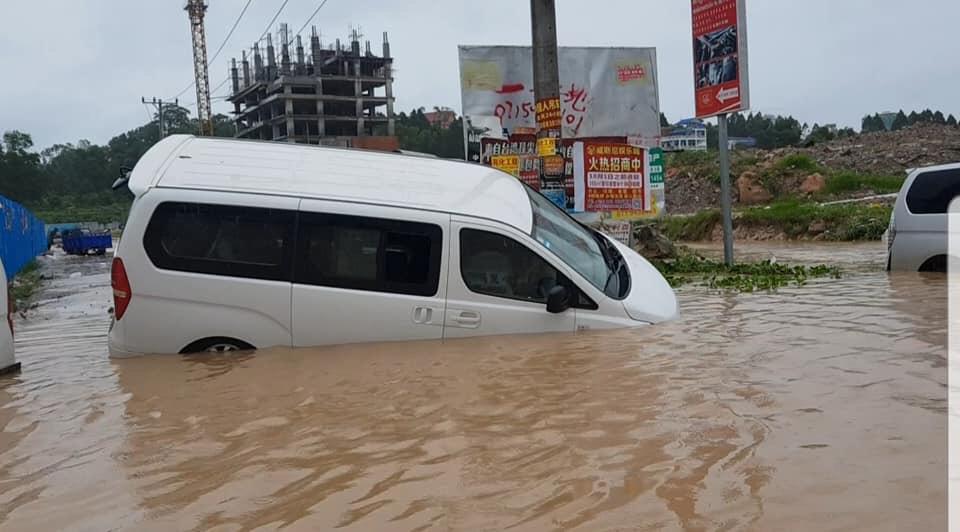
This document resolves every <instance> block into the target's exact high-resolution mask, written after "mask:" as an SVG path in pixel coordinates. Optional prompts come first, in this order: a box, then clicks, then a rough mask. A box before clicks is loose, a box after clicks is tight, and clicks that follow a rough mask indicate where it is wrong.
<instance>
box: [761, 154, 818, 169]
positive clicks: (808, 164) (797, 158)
mask: <svg viewBox="0 0 960 532" xmlns="http://www.w3.org/2000/svg"><path fill="white" fill-rule="evenodd" d="M773 168H774V169H776V170H780V171H781V172H796V171H799V172H806V173H808V174H810V173H813V172H819V171H820V170H821V168H820V165H819V164H817V161H815V160H814V159H813V157H810V156H809V155H806V154H804V153H791V154H790V155H787V156H786V157H784V158H783V159H780V160H779V161H777V163H776V164H775V165H773Z"/></svg>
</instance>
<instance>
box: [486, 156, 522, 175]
mask: <svg viewBox="0 0 960 532" xmlns="http://www.w3.org/2000/svg"><path fill="white" fill-rule="evenodd" d="M490 166H492V167H494V168H496V169H497V170H503V171H504V172H506V173H508V174H512V175H515V176H518V177H519V176H520V156H519V155H494V156H493V157H491V158H490Z"/></svg>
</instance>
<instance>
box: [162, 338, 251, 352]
mask: <svg viewBox="0 0 960 532" xmlns="http://www.w3.org/2000/svg"><path fill="white" fill-rule="evenodd" d="M254 349H256V348H255V347H253V346H252V345H250V344H248V343H247V342H244V341H243V340H237V339H236V338H224V337H215V338H204V339H202V340H197V341H196V342H193V343H192V344H190V345H188V346H187V347H184V348H183V349H181V350H180V354H181V355H186V354H190V353H229V352H232V351H253V350H254Z"/></svg>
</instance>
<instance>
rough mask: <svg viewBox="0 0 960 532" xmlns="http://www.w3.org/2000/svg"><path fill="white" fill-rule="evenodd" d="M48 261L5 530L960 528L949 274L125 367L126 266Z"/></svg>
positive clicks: (12, 408) (23, 341)
mask: <svg viewBox="0 0 960 532" xmlns="http://www.w3.org/2000/svg"><path fill="white" fill-rule="evenodd" d="M874 247H875V246H874ZM804 249H805V250H806V251H801V252H792V253H794V255H796V253H799V254H800V255H801V256H803V257H807V258H808V259H810V260H814V259H816V260H817V261H825V262H830V258H831V257H832V256H835V255H836V254H837V253H838V250H839V249H840V248H832V247H826V248H823V249H821V248H818V247H815V246H814V247H806V248H804ZM818 249H819V250H820V251H817V250H818ZM871 249H872V248H871ZM811 250H812V251H811ZM881 250H882V248H881ZM761 253H762V251H761ZM818 253H820V254H821V255H822V256H821V257H819V259H818V258H817V254H818ZM852 255H857V254H856V253H854V254H852ZM861 255H862V254H861ZM880 255H882V253H880ZM782 256H784V252H782V251H781V252H780V255H778V257H782ZM854 262H856V261H854ZM44 264H45V266H44V268H45V271H47V272H48V273H49V274H50V275H53V276H55V278H54V279H52V280H51V281H50V282H49V284H48V285H47V288H46V289H45V291H44V292H43V293H42V294H41V297H40V304H39V306H38V307H37V308H36V309H33V310H31V311H30V312H29V313H28V314H27V316H26V319H20V320H19V321H18V323H17V348H18V354H17V355H18V359H19V360H20V361H21V362H22V363H23V371H22V373H21V374H20V375H17V376H14V377H6V378H2V379H0V529H2V530H15V531H23V530H97V531H101V530H273V529H278V528H285V529H289V530H331V529H345V530H364V531H366V530H375V531H380V530H470V531H475V530H503V529H512V530H553V529H578V530H590V531H594V530H679V529H686V530H871V531H875V530H942V529H945V527H946V522H947V516H946V511H947V510H946V505H947V481H946V467H947V417H946V410H947V388H946V384H947V380H946V379H947V374H946V342H947V312H946V306H947V297H946V283H945V280H944V278H943V277H936V276H933V277H923V276H919V275H911V274H907V275H894V276H888V275H887V274H886V273H883V272H881V271H876V270H877V269H876V268H874V267H872V266H871V267H864V268H853V269H854V270H857V271H855V272H854V273H850V274H848V275H846V276H845V277H844V278H842V279H840V280H822V281H819V280H818V281H812V282H810V283H809V284H808V285H807V286H804V287H799V288H787V289H781V290H780V291H778V292H776V293H769V294H768V293H759V294H742V295H737V294H729V293H716V292H710V291H706V290H704V289H700V288H685V289H683V290H681V291H680V293H679V297H680V302H681V307H682V317H681V318H680V319H679V320H677V321H674V322H671V323H667V324H661V325H657V326H652V327H647V328H641V329H634V330H625V331H615V332H602V333H591V334H577V335H573V334H571V335H547V336H521V337H498V338H486V339H471V340H465V341H454V342H445V343H438V342H433V343H426V342H424V343H399V344H378V345H364V346H349V347H334V348H323V349H298V350H290V349H271V350H265V351H260V352H257V353H255V354H250V355H240V356H206V355H205V356H192V357H183V356H146V357H142V358H136V359H129V360H110V359H109V358H107V355H106V339H105V335H106V332H107V327H108V319H107V314H106V309H107V308H108V306H109V301H108V296H109V289H108V286H107V284H108V279H107V273H106V272H107V271H108V262H106V261H105V260H103V259H76V258H69V257H62V256H57V257H56V258H54V259H45V260H44ZM70 274H73V276H72V277H71V276H70ZM77 274H79V275H77Z"/></svg>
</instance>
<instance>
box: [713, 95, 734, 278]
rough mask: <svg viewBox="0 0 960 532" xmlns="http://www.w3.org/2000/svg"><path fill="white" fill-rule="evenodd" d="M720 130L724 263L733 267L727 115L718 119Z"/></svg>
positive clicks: (724, 114) (722, 115)
mask: <svg viewBox="0 0 960 532" xmlns="http://www.w3.org/2000/svg"><path fill="white" fill-rule="evenodd" d="M717 121H718V122H719V124H718V125H719V128H718V129H719V130H720V142H719V145H718V146H717V147H718V148H720V211H721V213H722V215H723V262H724V264H726V265H727V266H733V213H732V211H731V206H730V142H729V141H728V137H727V114H726V113H723V114H721V115H720V116H719V117H718V118H717Z"/></svg>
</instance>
